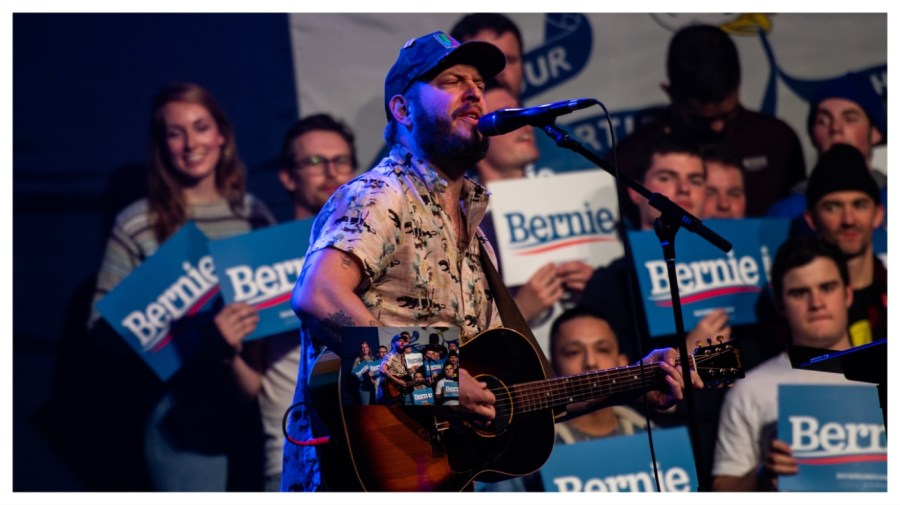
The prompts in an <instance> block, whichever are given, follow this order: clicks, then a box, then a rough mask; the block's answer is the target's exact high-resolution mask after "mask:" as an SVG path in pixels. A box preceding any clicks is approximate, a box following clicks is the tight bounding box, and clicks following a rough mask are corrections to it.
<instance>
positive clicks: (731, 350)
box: [691, 336, 744, 388]
mask: <svg viewBox="0 0 900 505" xmlns="http://www.w3.org/2000/svg"><path fill="white" fill-rule="evenodd" d="M716 340H717V343H715V344H713V342H712V339H707V340H706V341H707V345H705V346H703V345H701V344H700V342H699V341H698V342H697V348H696V349H694V352H693V354H692V355H691V359H692V361H693V366H694V370H695V371H696V372H697V374H698V375H700V378H701V379H703V384H704V386H705V387H707V388H722V387H726V386H729V385H731V383H732V382H734V380H735V379H742V378H743V377H744V364H743V362H742V360H741V350H740V348H738V347H737V345H736V344H735V343H734V342H732V341H727V342H725V341H724V340H725V339H724V338H723V337H722V336H719V337H717V338H716Z"/></svg>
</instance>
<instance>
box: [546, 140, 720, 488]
mask: <svg viewBox="0 0 900 505" xmlns="http://www.w3.org/2000/svg"><path fill="white" fill-rule="evenodd" d="M541 129H543V130H544V132H546V133H547V135H549V136H550V137H551V138H553V139H554V140H555V141H556V145H558V146H559V147H563V148H566V149H569V150H572V151H575V152H577V153H578V154H581V155H582V156H584V157H585V158H587V159H588V160H590V161H593V162H594V163H595V164H596V165H597V166H598V167H600V168H602V169H603V170H606V172H608V173H609V174H610V175H612V176H613V177H614V178H616V177H618V179H619V180H620V181H623V182H625V184H628V187H630V188H632V189H634V190H635V191H637V192H638V193H640V194H641V195H643V196H644V198H646V199H647V201H648V202H649V203H650V205H651V206H653V207H654V208H656V209H657V210H659V211H660V217H659V218H657V220H656V222H655V223H654V229H655V230H656V235H657V237H658V238H659V241H660V245H661V246H662V249H663V257H664V259H665V260H666V261H665V263H666V271H667V272H668V277H669V291H670V293H671V297H672V314H673V316H674V318H675V331H676V334H677V335H678V354H679V357H680V358H681V362H682V363H689V356H688V352H687V342H686V341H685V339H686V337H685V336H686V335H687V333H686V332H685V329H684V319H683V316H682V311H681V297H680V295H679V293H678V276H677V274H676V270H675V234H676V233H677V232H678V229H679V228H687V229H688V230H689V231H692V232H694V233H696V234H697V235H700V236H701V237H703V238H704V239H705V240H707V241H708V242H710V243H711V244H713V245H714V246H716V247H718V248H719V249H721V250H722V251H723V252H728V251H730V250H731V247H732V246H731V243H730V242H728V241H727V240H725V239H724V238H722V236H721V235H719V234H718V233H716V232H714V231H712V230H710V229H709V228H707V227H706V226H704V225H703V223H701V222H700V220H699V219H697V218H696V217H694V216H692V215H691V214H690V213H688V212H687V211H685V210H684V209H682V208H681V207H680V206H679V205H677V204H675V203H673V202H672V201H671V200H669V199H668V198H666V197H665V196H663V195H660V194H659V193H651V192H650V190H648V189H647V188H646V187H644V185H643V184H640V183H639V182H637V181H635V180H634V179H632V178H631V177H629V176H628V175H626V174H618V176H617V174H616V171H615V170H613V169H612V168H611V167H610V166H609V164H608V163H606V161H604V160H603V159H601V158H600V157H599V156H597V155H596V154H595V153H593V152H592V151H590V150H588V149H587V148H585V147H584V146H582V145H581V143H580V142H578V141H577V140H573V139H571V138H570V137H569V135H568V134H567V133H566V132H564V131H563V130H561V129H559V128H558V127H557V126H556V125H555V124H552V123H551V124H547V125H544V126H542V127H541ZM684 370H685V369H682V374H683V375H682V377H683V378H684V400H685V407H686V408H687V413H688V423H687V424H688V433H689V435H690V438H691V442H692V443H691V449H692V451H693V455H694V465H695V467H696V470H697V478H698V489H699V490H700V491H711V490H712V485H711V482H710V478H709V475H708V473H707V472H706V471H705V470H704V468H703V464H702V461H703V456H702V454H701V452H700V435H699V429H698V427H697V422H696V409H695V406H694V391H693V388H692V386H691V378H690V375H689V373H690V372H688V375H687V376H684Z"/></svg>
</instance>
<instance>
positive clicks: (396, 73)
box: [282, 32, 683, 491]
mask: <svg viewBox="0 0 900 505" xmlns="http://www.w3.org/2000/svg"><path fill="white" fill-rule="evenodd" d="M504 64H505V58H504V56H503V53H501V52H500V50H499V49H497V48H496V47H495V46H493V45H491V44H489V43H485V42H469V43H466V44H462V45H460V44H459V42H457V41H456V40H454V39H453V38H451V37H449V36H447V35H446V34H444V33H442V32H434V33H431V34H428V35H423V36H421V37H418V38H415V39H411V40H409V41H407V42H406V44H405V45H404V46H403V48H402V49H400V54H399V56H398V58H397V60H396V62H395V63H394V65H393V66H392V67H391V69H390V71H389V72H388V74H387V77H386V78H385V84H384V100H385V101H384V106H385V114H386V116H387V121H388V124H387V127H386V129H385V140H386V141H387V143H388V144H389V145H390V146H391V151H390V154H389V156H388V157H386V158H384V159H383V160H382V161H381V163H379V164H378V165H377V166H376V167H375V168H373V169H372V170H370V171H368V172H366V173H364V174H362V175H360V176H359V177H357V178H356V179H353V180H352V181H350V182H348V183H347V184H345V185H344V186H342V187H341V188H339V189H338V190H337V191H336V192H335V194H334V195H333V196H332V197H331V199H330V200H329V201H328V203H327V204H326V205H325V207H324V208H323V209H322V210H321V211H320V212H319V215H318V217H317V218H316V222H315V224H314V225H313V230H312V234H311V237H310V246H309V250H308V251H307V255H306V261H305V263H304V266H303V271H302V272H301V274H300V277H299V279H298V281H297V285H296V286H295V288H294V292H293V296H292V299H291V305H292V307H293V308H294V310H295V312H296V313H297V315H298V316H299V317H300V319H301V321H302V328H301V334H300V336H301V352H302V359H301V362H300V367H299V372H298V373H299V375H298V381H297V384H298V387H297V391H296V393H295V396H294V401H295V403H300V404H301V406H300V407H299V408H295V409H294V410H292V411H291V416H290V419H289V426H288V432H289V435H290V436H291V438H293V439H296V440H310V439H311V438H312V429H311V422H312V421H311V417H312V416H313V414H311V412H310V411H311V409H312V407H311V406H310V405H309V404H308V403H306V402H307V392H306V387H305V386H306V384H307V383H308V379H309V378H308V374H309V372H310V369H311V366H312V364H313V362H314V360H315V358H316V357H317V356H318V354H319V353H320V352H321V351H322V350H323V348H324V347H325V346H332V347H333V346H335V345H336V344H339V343H340V341H341V329H342V328H343V327H351V326H380V325H386V326H394V327H399V326H413V325H415V326H455V327H458V328H459V329H460V339H461V341H462V342H463V344H465V343H466V342H467V341H468V340H469V339H471V338H472V337H473V336H474V335H476V334H477V333H479V332H481V331H483V330H487V329H491V328H497V327H499V326H501V324H502V322H501V321H500V317H499V313H498V308H497V305H496V304H495V303H494V295H493V293H491V291H490V289H489V287H488V282H487V280H486V277H485V271H484V268H485V267H486V266H487V265H486V262H487V261H491V262H493V261H494V257H493V256H494V255H493V250H492V249H491V247H490V245H489V244H487V243H486V242H487V241H486V239H485V238H484V234H483V233H482V232H481V230H479V228H478V225H479V223H480V221H481V219H482V216H483V215H484V212H485V209H486V207H487V203H488V195H487V192H486V190H485V189H484V188H483V187H482V186H480V185H478V184H476V183H474V182H472V181H471V180H469V179H466V178H465V177H464V173H465V171H466V170H467V169H468V168H470V167H471V166H473V165H474V164H475V163H476V162H477V161H479V160H480V159H481V158H483V157H484V155H485V152H486V150H487V147H488V140H487V138H485V137H484V136H483V135H482V134H481V133H479V131H478V129H477V123H478V120H479V118H481V116H482V115H483V114H484V110H485V103H484V97H483V87H484V80H485V78H490V77H493V76H494V75H496V74H497V73H498V72H500V71H501V70H502V69H503V66H504ZM482 245H483V248H482V247H481V246H482ZM482 251H484V252H485V253H486V254H487V256H488V258H482ZM411 301H414V302H415V303H412V302H411ZM462 354H465V350H464V349H463V350H462ZM652 358H653V359H652V361H663V362H662V363H661V364H660V368H661V369H662V370H664V371H665V372H666V383H667V384H668V386H669V391H666V392H660V391H654V392H651V393H650V394H648V400H649V401H651V402H652V403H653V404H654V405H658V406H664V405H671V404H673V403H674V402H675V401H677V400H679V399H681V398H682V394H683V391H682V387H683V381H682V379H681V374H680V372H679V371H678V370H677V369H676V368H675V367H674V366H673V365H672V364H673V363H674V358H675V352H674V350H672V349H669V350H666V351H662V350H661V351H657V352H654V353H653V356H652ZM458 380H459V389H460V396H459V402H460V406H459V408H460V409H461V410H463V411H464V412H466V413H468V414H469V416H470V418H471V419H473V422H478V421H479V420H480V421H487V420H490V419H492V418H493V417H494V416H495V411H494V401H495V398H494V395H493V394H492V393H491V392H490V391H489V390H488V389H487V386H486V385H485V384H484V383H482V382H478V381H476V380H475V379H474V378H472V376H471V375H469V373H468V372H466V369H465V358H462V361H461V367H460V369H459V379H458ZM331 430H332V434H336V433H337V430H338V427H331ZM354 435H356V434H350V436H351V438H352V437H353V436H354ZM284 454H285V457H284V472H283V480H282V490H284V491H314V490H325V489H330V490H338V489H336V488H337V486H335V485H334V484H331V485H329V484H330V483H327V482H323V481H322V478H321V475H320V468H319V461H318V458H317V455H316V453H315V451H314V450H313V448H312V447H309V446H297V445H293V444H292V443H290V442H288V443H286V445H285V453H284ZM342 471H345V472H348V473H349V472H352V471H353V470H352V469H349V468H348V469H342Z"/></svg>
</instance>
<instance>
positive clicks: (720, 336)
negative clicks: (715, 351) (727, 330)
mask: <svg viewBox="0 0 900 505" xmlns="http://www.w3.org/2000/svg"><path fill="white" fill-rule="evenodd" d="M716 341H717V342H719V343H720V344H721V343H722V342H724V341H725V337H723V336H722V335H719V336H718V337H716Z"/></svg>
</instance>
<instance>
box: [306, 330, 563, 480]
mask: <svg viewBox="0 0 900 505" xmlns="http://www.w3.org/2000/svg"><path fill="white" fill-rule="evenodd" d="M539 352H540V350H539V349H535V348H534V347H533V346H532V345H531V344H530V343H529V342H528V340H526V339H525V337H523V336H521V335H520V334H518V333H517V332H515V331H513V330H509V329H506V328H500V329H495V330H488V331H486V332H484V333H481V334H479V335H477V336H476V337H474V338H473V339H472V340H470V341H469V342H467V343H466V344H463V346H462V348H461V350H460V363H461V364H462V366H463V368H465V369H466V370H467V371H468V372H469V373H470V374H471V375H472V376H473V377H475V378H476V379H477V380H479V381H484V382H487V383H488V386H489V387H490V388H491V389H492V390H494V392H495V395H496V396H497V405H496V409H497V418H496V420H495V422H494V423H493V425H492V426H489V427H488V428H485V429H482V430H474V429H470V428H463V427H462V426H459V425H458V423H453V426H452V427H450V428H449V429H438V423H442V422H443V421H444V420H445V419H447V418H449V417H452V413H450V412H448V410H449V409H448V408H441V407H428V406H385V405H375V406H342V405H341V402H340V359H339V358H338V357H337V356H336V355H334V354H332V353H325V354H323V356H321V357H320V358H319V360H318V361H317V362H316V364H315V366H314V367H313V371H312V373H311V374H310V391H311V397H312V398H311V399H312V401H313V404H314V406H315V408H316V411H317V412H318V413H319V416H320V417H321V418H322V421H323V422H324V423H325V424H326V425H327V426H329V427H330V428H331V432H330V433H328V435H331V441H330V442H329V443H328V444H326V445H324V446H319V448H318V449H317V450H318V454H319V458H320V463H321V467H322V472H323V479H324V481H325V483H326V486H327V487H328V489H329V490H333V491H362V490H366V491H459V490H463V489H465V488H466V487H467V486H468V485H469V484H470V483H471V482H472V481H473V480H475V479H476V478H477V479H478V480H482V481H487V482H493V481H497V480H502V479H505V478H509V477H511V476H517V475H525V474H528V473H531V472H533V471H536V470H538V469H539V468H540V467H541V465H542V464H543V463H544V462H545V461H546V460H547V458H548V457H549V456H550V452H551V450H552V449H553V437H554V427H553V425H554V422H553V412H552V411H550V410H545V411H537V412H528V413H518V412H516V405H515V404H513V403H512V398H511V397H510V396H509V395H507V394H506V392H505V391H506V388H507V387H509V386H511V385H513V384H518V383H521V382H529V381H537V380H543V379H545V377H544V373H543V369H542V367H541V360H540V357H539V355H538V354H537V353H539ZM442 425H443V426H446V423H442ZM322 435H325V434H323V433H315V436H322Z"/></svg>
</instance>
